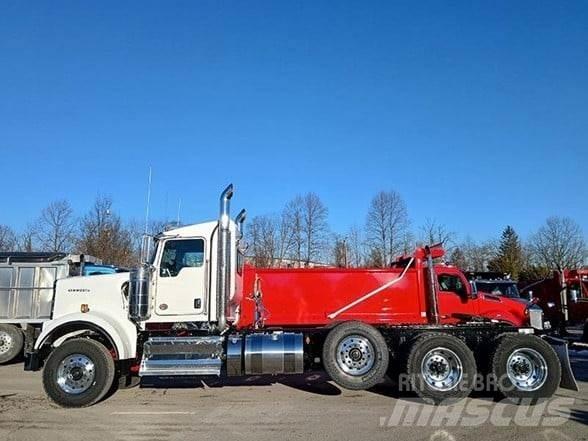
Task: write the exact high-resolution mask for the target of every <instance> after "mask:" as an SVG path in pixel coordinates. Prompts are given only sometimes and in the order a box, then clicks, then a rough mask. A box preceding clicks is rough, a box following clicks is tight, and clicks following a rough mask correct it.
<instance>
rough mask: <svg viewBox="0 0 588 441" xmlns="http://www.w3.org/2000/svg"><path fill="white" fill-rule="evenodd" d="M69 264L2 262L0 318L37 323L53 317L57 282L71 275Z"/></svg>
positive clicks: (5, 321) (8, 320)
mask: <svg viewBox="0 0 588 441" xmlns="http://www.w3.org/2000/svg"><path fill="white" fill-rule="evenodd" d="M68 275H69V266H68V265H67V264H60V263H54V264H35V263H30V264H27V263H18V264H13V265H0V322H3V323H13V322H22V323H36V322H42V321H44V320H48V319H49V318H50V317H51V308H52V306H53V296H54V284H55V281H56V280H57V279H60V278H64V277H68Z"/></svg>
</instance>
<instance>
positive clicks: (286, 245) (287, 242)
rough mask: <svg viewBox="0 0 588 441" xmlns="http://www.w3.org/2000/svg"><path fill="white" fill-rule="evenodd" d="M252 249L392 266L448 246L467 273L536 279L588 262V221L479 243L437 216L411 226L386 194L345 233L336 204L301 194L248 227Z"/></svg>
mask: <svg viewBox="0 0 588 441" xmlns="http://www.w3.org/2000/svg"><path fill="white" fill-rule="evenodd" d="M246 235H247V242H248V244H249V248H248V254H249V256H250V258H251V260H252V261H253V263H254V264H255V265H256V266H263V267H283V266H293V267H307V266H315V265H317V264H328V265H334V266H339V267H379V268H383V267H387V266H389V265H390V264H391V263H392V261H394V260H395V259H396V258H397V257H398V256H400V255H402V254H408V253H410V252H412V250H414V248H415V246H420V245H426V244H435V243H442V244H443V246H444V247H445V249H446V251H447V256H446V260H447V261H448V262H449V263H452V264H454V265H456V266H458V267H459V268H461V269H462V270H464V271H496V272H500V273H506V274H510V275H511V277H512V278H523V279H532V278H537V277H543V276H546V275H547V274H548V273H549V272H551V271H552V270H560V269H563V268H577V267H580V266H582V265H584V264H585V263H586V258H587V257H588V250H587V247H586V242H585V239H584V234H583V232H582V230H581V228H580V226H579V225H578V224H577V223H576V222H575V221H574V220H572V219H570V218H568V217H560V216H553V217H550V218H548V219H546V221H545V223H544V224H543V225H542V226H541V227H540V228H539V229H538V230H537V231H536V232H534V233H533V234H531V235H530V236H529V237H528V238H527V240H525V241H523V240H521V238H520V237H519V235H518V234H517V233H516V231H515V230H514V228H513V227H512V226H510V225H508V226H506V227H505V228H504V230H503V231H502V234H501V236H500V238H496V239H490V240H486V241H481V242H480V241H474V240H473V239H471V238H470V237H467V236H466V237H465V239H462V240H459V236H458V235H457V234H456V233H455V232H452V231H450V230H449V229H448V228H447V227H446V226H445V225H443V224H441V223H439V222H437V221H436V220H435V219H433V218H428V219H425V220H424V221H423V223H422V224H421V225H420V226H419V227H418V228H416V229H413V228H411V222H410V220H409V216H408V210H407V205H406V203H405V201H404V200H403V198H402V197H401V196H400V194H399V193H397V192H395V191H381V192H379V193H377V194H376V195H375V196H374V197H373V198H372V199H371V201H370V204H369V208H368V211H367V213H366V216H365V222H364V223H363V225H354V226H351V227H350V228H349V229H348V230H347V231H346V232H345V233H340V232H333V231H331V230H330V229H329V225H328V209H327V207H326V206H325V204H324V203H323V202H322V201H321V199H320V198H319V196H318V195H316V194H315V193H307V194H304V195H299V196H296V197H295V198H294V199H293V200H291V201H290V202H288V203H287V204H286V205H285V206H284V208H283V209H282V210H281V211H280V212H279V213H275V214H264V215H258V216H255V217H253V219H252V220H251V221H250V222H249V224H248V227H247V233H246Z"/></svg>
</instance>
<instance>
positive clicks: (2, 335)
mask: <svg viewBox="0 0 588 441" xmlns="http://www.w3.org/2000/svg"><path fill="white" fill-rule="evenodd" d="M12 344H13V342H12V337H11V336H10V334H8V332H5V331H0V354H6V353H7V352H8V351H10V349H11V348H12Z"/></svg>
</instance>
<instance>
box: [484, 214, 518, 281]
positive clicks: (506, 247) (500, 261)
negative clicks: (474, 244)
mask: <svg viewBox="0 0 588 441" xmlns="http://www.w3.org/2000/svg"><path fill="white" fill-rule="evenodd" d="M523 266H524V256H523V247H522V246H521V241H520V239H519V236H518V234H517V233H516V232H515V230H514V228H512V227H511V226H510V225H508V226H507V227H506V228H505V229H504V231H503V232H502V237H501V238H500V245H499V247H498V254H497V255H496V257H494V259H492V260H491V261H490V262H489V263H488V269H489V270H490V271H496V272H501V273H507V274H510V276H511V277H512V278H513V279H517V278H518V277H519V274H520V273H521V271H522V269H523Z"/></svg>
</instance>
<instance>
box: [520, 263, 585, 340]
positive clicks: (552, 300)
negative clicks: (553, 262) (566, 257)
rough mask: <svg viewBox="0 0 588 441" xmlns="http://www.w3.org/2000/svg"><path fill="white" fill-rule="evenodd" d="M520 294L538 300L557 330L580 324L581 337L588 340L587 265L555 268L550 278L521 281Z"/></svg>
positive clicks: (563, 330) (560, 330) (561, 331)
mask: <svg viewBox="0 0 588 441" xmlns="http://www.w3.org/2000/svg"><path fill="white" fill-rule="evenodd" d="M520 290H521V293H522V294H523V295H526V296H530V297H533V298H535V299H537V300H536V301H537V304H538V305H539V306H540V307H541V308H543V310H544V311H545V316H546V317H547V319H548V320H550V321H551V323H552V324H553V328H554V330H555V331H556V332H559V333H561V334H563V335H565V334H566V328H567V327H570V326H571V327H576V326H579V327H582V328H583V335H582V340H583V341H584V342H586V343H588V268H580V269H575V270H569V269H564V270H561V271H554V272H553V273H552V275H551V277H546V278H544V279H539V280H535V281H530V280H526V281H522V282H521V283H520Z"/></svg>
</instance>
